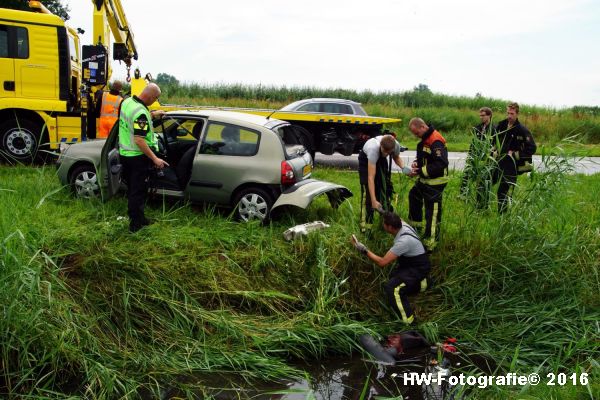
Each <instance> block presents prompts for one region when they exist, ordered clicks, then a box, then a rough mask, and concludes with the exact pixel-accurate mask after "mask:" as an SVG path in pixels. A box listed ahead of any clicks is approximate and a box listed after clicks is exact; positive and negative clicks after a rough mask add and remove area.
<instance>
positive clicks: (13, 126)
mask: <svg viewBox="0 0 600 400" xmlns="http://www.w3.org/2000/svg"><path fill="white" fill-rule="evenodd" d="M42 129H43V127H42V126H41V125H40V124H38V123H36V122H33V121H30V120H26V119H10V120H8V121H6V122H4V123H3V124H2V125H0V149H1V150H2V153H3V158H5V159H6V160H8V161H9V162H10V161H18V162H25V163H27V162H31V161H33V160H35V159H36V158H40V157H39V156H41V155H38V150H39V146H40V138H41V137H42V135H41V133H42Z"/></svg>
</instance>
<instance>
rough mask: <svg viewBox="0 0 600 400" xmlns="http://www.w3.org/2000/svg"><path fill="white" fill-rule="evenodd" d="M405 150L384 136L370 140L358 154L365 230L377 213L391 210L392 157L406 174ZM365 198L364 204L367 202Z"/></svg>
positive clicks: (407, 171) (362, 227)
mask: <svg viewBox="0 0 600 400" xmlns="http://www.w3.org/2000/svg"><path fill="white" fill-rule="evenodd" d="M402 151H404V148H403V147H402V146H401V145H400V143H398V142H397V141H396V139H395V138H394V136H392V135H381V136H376V137H373V138H371V139H369V140H367V141H366V142H365V144H364V146H363V148H362V149H361V150H360V152H359V153H358V175H359V178H360V195H361V212H360V215H361V221H360V223H361V229H363V230H364V229H366V228H370V227H371V224H372V223H373V209H375V210H383V209H390V206H391V200H392V193H393V188H392V179H391V162H388V159H387V157H388V156H390V155H391V156H392V158H393V159H394V162H395V163H396V165H398V166H399V167H400V168H402V171H403V172H404V173H405V174H409V173H410V171H411V170H410V168H405V167H404V162H403V161H402V159H401V158H400V153H401V152H402ZM363 197H364V202H363Z"/></svg>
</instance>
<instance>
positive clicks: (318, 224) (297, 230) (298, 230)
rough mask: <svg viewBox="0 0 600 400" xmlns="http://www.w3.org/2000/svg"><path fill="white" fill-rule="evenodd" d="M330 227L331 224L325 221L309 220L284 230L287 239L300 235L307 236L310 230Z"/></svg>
mask: <svg viewBox="0 0 600 400" xmlns="http://www.w3.org/2000/svg"><path fill="white" fill-rule="evenodd" d="M325 228H329V225H328V224H326V223H325V222H323V221H313V222H307V223H306V224H302V225H296V226H293V227H291V228H290V229H288V230H286V231H285V232H283V237H284V238H285V240H293V239H296V238H298V237H300V236H306V235H308V233H309V232H312V231H316V230H320V229H325Z"/></svg>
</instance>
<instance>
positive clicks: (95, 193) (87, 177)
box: [70, 164, 100, 199]
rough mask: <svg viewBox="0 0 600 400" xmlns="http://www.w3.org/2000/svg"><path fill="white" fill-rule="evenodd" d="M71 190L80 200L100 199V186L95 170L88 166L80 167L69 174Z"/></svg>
mask: <svg viewBox="0 0 600 400" xmlns="http://www.w3.org/2000/svg"><path fill="white" fill-rule="evenodd" d="M70 183H71V189H72V190H73V193H75V196H77V197H79V198H82V199H95V198H99V197H100V184H99V183H98V174H97V173H96V169H95V168H94V167H93V166H92V165H89V164H86V165H80V166H79V167H77V168H75V169H74V170H73V172H72V173H71V180H70Z"/></svg>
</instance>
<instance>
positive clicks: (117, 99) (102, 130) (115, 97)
mask: <svg viewBox="0 0 600 400" xmlns="http://www.w3.org/2000/svg"><path fill="white" fill-rule="evenodd" d="M122 89H123V84H122V83H121V82H120V81H114V82H113V83H112V84H111V85H110V92H101V93H102V97H101V98H100V99H98V100H97V101H96V102H97V104H98V107H97V115H98V117H99V119H98V130H97V133H96V137H97V138H98V139H106V138H107V137H108V134H109V133H110V130H111V129H112V127H113V125H114V124H115V123H116V122H117V119H119V105H120V104H121V102H122V101H123V97H122V96H121V90H122Z"/></svg>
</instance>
